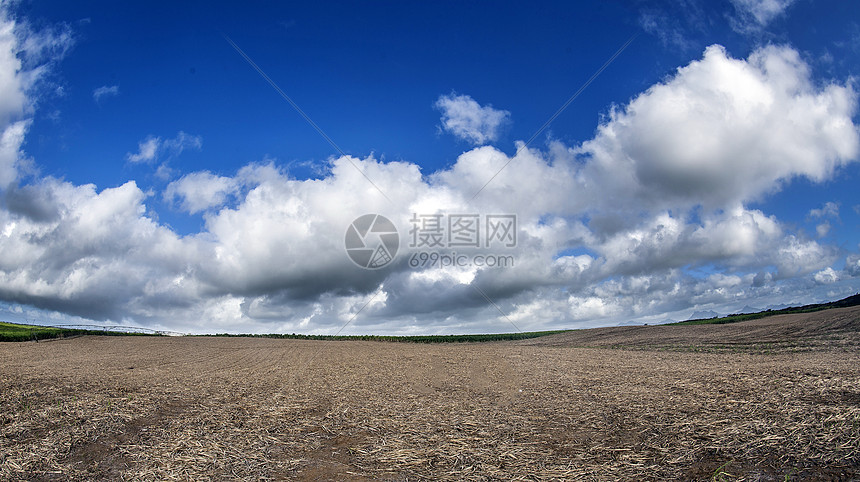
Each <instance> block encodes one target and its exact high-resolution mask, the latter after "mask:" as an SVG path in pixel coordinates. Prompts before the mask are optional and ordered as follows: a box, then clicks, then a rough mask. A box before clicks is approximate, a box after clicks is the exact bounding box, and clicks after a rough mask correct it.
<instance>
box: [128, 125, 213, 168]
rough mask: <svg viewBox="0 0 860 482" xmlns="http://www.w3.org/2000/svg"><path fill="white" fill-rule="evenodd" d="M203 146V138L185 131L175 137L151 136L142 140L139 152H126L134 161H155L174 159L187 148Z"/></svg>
mask: <svg viewBox="0 0 860 482" xmlns="http://www.w3.org/2000/svg"><path fill="white" fill-rule="evenodd" d="M202 148H203V138H202V137H200V136H192V135H190V134H186V133H185V132H182V131H179V133H178V134H177V135H176V137H174V138H173V139H162V138H161V137H154V136H149V137H147V138H146V139H144V140H142V141H140V143H138V146H137V152H136V153H131V152H129V153H128V154H126V159H127V160H128V161H129V162H132V163H140V162H145V163H153V162H156V161H158V160H162V159H166V160H169V159H172V158H174V157H177V156H179V155H180V154H182V151H185V150H187V149H193V150H200V149H202Z"/></svg>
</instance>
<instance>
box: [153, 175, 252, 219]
mask: <svg viewBox="0 0 860 482" xmlns="http://www.w3.org/2000/svg"><path fill="white" fill-rule="evenodd" d="M237 189H238V183H237V181H236V180H235V179H233V178H229V177H223V176H216V175H214V174H212V173H210V172H208V171H203V172H194V173H191V174H188V175H185V176H183V177H182V178H181V179H179V180H177V181H173V182H171V183H170V184H168V186H167V189H166V190H165V191H164V198H165V199H166V200H168V201H176V200H178V201H179V202H180V204H181V206H182V209H184V210H186V211H188V212H189V213H191V214H195V213H198V212H200V211H205V210H208V209H212V208H216V207H219V206H222V205H223V204H224V203H225V202H226V201H227V199H228V197H229V196H231V195H234V194H236V191H237Z"/></svg>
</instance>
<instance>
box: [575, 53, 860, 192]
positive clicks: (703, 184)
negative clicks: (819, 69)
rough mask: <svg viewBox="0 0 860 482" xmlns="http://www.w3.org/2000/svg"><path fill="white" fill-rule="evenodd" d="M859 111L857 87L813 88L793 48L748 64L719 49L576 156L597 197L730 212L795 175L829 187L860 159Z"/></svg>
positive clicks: (656, 90) (615, 118)
mask: <svg viewBox="0 0 860 482" xmlns="http://www.w3.org/2000/svg"><path fill="white" fill-rule="evenodd" d="M856 107H857V95H856V93H855V92H854V90H853V89H852V87H851V86H850V85H838V84H829V85H825V86H823V87H818V86H816V85H815V84H814V83H813V82H812V80H811V78H810V72H809V68H808V66H807V65H806V64H805V63H804V62H803V61H802V60H801V59H800V56H799V54H798V53H797V51H795V50H793V49H791V48H789V47H779V46H767V47H764V48H761V49H759V50H756V51H755V52H753V53H752V54H751V55H750V57H749V58H748V59H747V60H741V59H734V58H732V57H730V56H729V55H728V54H727V53H726V51H725V49H724V48H723V47H720V46H717V45H714V46H711V47H708V48H707V49H706V50H705V55H704V57H703V58H702V59H701V60H698V61H694V62H692V63H690V64H689V65H687V66H685V67H682V68H680V69H678V71H677V73H676V75H675V76H674V77H672V78H671V79H670V80H668V81H666V82H663V83H661V84H657V85H655V86H652V87H651V88H649V89H648V90H647V91H645V92H644V93H642V94H640V95H639V96H637V97H636V98H634V99H633V100H632V101H631V102H630V103H629V104H628V105H626V106H625V107H623V108H617V109H615V110H614V111H613V112H611V114H610V116H609V119H608V121H607V122H605V123H603V124H602V125H601V126H600V127H599V129H598V133H597V135H596V136H595V138H594V139H592V140H590V141H587V142H585V143H583V145H582V146H581V147H580V148H579V150H578V154H581V155H586V156H588V157H590V158H591V161H590V162H589V165H588V166H587V168H586V172H585V174H586V175H587V176H588V177H590V178H592V179H594V180H595V181H597V182H595V183H594V184H593V185H594V186H596V187H599V188H600V189H601V191H596V190H595V191H593V194H594V198H597V199H609V200H611V202H612V203H613V204H618V203H629V202H631V201H632V202H634V203H637V204H638V203H641V202H644V203H645V206H651V207H658V208H660V207H665V206H691V205H695V204H703V205H705V206H707V207H711V208H713V207H722V206H732V205H737V204H740V203H743V202H745V201H751V200H755V199H757V198H760V197H761V196H763V195H765V194H767V193H770V192H772V191H774V190H776V189H779V187H780V186H781V184H783V183H786V182H789V181H790V180H791V179H792V178H793V177H795V176H804V177H807V178H809V179H811V180H813V181H817V182H820V181H823V180H824V179H827V178H829V177H830V176H831V175H832V173H833V172H834V170H835V169H836V168H838V167H840V166H842V165H844V164H846V163H848V162H851V161H853V160H854V159H856V158H857V154H858V146H860V141H858V133H857V128H856V126H855V125H854V124H853V122H852V118H853V116H854V114H855V113H856ZM631 194H632V195H631Z"/></svg>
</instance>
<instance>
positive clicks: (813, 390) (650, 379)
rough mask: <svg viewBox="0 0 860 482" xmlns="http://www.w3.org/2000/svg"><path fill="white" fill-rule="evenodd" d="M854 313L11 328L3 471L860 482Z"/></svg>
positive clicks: (3, 364)
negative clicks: (552, 327)
mask: <svg viewBox="0 0 860 482" xmlns="http://www.w3.org/2000/svg"><path fill="white" fill-rule="evenodd" d="M858 323H860V308H847V309H838V310H828V311H823V312H819V313H813V314H806V315H788V316H780V317H772V318H767V319H762V320H755V321H750V322H743V323H737V324H731V325H699V326H671V327H670V326H666V327H661V326H652V327H626V328H607V329H599V330H588V331H580V332H571V333H564V334H560V335H553V336H549V337H544V338H539V339H533V340H524V341H520V342H502V343H484V344H443V345H420V344H407V343H382V342H359V341H339V342H338V341H303V340H274V339H252V338H204V337H181V338H149V337H89V336H87V337H80V338H75V339H67V340H58V341H51V342H41V343H34V342H25V343H0V479H2V480H84V479H87V480H175V479H178V480H283V479H300V480H301V479H304V480H392V481H407V480H492V479H504V480H511V479H524V480H565V479H576V480H619V479H620V480H666V479H676V480H751V481H752V480H755V481H768V480H779V481H783V480H834V481H836V480H860V363H858V362H860V349H858V332H860V329H858Z"/></svg>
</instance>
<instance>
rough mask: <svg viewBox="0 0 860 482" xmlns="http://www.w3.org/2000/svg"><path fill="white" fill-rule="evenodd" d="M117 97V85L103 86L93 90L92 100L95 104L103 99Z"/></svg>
mask: <svg viewBox="0 0 860 482" xmlns="http://www.w3.org/2000/svg"><path fill="white" fill-rule="evenodd" d="M117 95H119V86H118V85H110V86H108V85H103V86H101V87H98V88H96V89H94V90H93V100H95V101H96V102H97V103H98V102H100V101H101V100H102V98H104V97H115V96H117Z"/></svg>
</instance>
